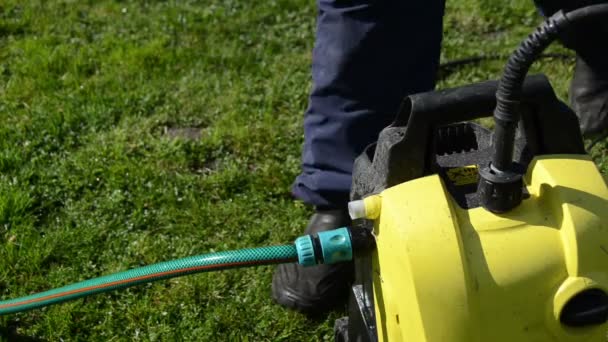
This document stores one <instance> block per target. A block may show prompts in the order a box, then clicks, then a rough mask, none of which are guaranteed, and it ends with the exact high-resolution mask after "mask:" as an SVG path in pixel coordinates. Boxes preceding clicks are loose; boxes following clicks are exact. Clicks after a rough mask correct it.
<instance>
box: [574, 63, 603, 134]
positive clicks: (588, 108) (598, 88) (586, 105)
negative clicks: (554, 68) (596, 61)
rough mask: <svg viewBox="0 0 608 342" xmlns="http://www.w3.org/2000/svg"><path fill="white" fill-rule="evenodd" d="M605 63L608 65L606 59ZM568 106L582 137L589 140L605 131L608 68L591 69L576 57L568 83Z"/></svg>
mask: <svg viewBox="0 0 608 342" xmlns="http://www.w3.org/2000/svg"><path fill="white" fill-rule="evenodd" d="M606 57H607V58H608V56H606ZM606 61H607V62H606V63H608V59H607V60H606ZM570 104H571V105H572V109H573V110H574V112H575V113H576V115H577V116H578V119H579V122H580V127H581V132H582V133H583V135H585V136H586V137H588V138H589V137H591V136H593V135H594V134H597V133H599V132H601V131H603V130H605V129H607V128H608V66H602V67H601V68H592V67H591V66H590V65H589V64H588V63H586V62H585V61H584V60H583V59H582V58H580V57H577V59H576V66H575V68H574V76H573V78H572V83H570Z"/></svg>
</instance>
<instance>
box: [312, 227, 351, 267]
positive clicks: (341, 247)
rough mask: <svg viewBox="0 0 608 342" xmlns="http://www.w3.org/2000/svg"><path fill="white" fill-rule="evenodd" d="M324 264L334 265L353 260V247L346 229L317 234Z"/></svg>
mask: <svg viewBox="0 0 608 342" xmlns="http://www.w3.org/2000/svg"><path fill="white" fill-rule="evenodd" d="M319 242H320V244H321V251H322V253H323V263H324V264H334V263H336V262H341V261H350V260H352V259H353V246H352V243H351V240H350V233H349V231H348V228H346V227H343V228H339V229H334V230H330V231H326V232H321V233H319Z"/></svg>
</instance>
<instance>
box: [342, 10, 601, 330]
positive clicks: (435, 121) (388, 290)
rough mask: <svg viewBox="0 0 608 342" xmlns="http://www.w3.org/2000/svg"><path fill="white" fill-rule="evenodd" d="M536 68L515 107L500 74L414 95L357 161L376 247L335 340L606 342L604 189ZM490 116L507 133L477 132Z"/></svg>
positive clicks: (363, 209) (357, 200)
mask: <svg viewBox="0 0 608 342" xmlns="http://www.w3.org/2000/svg"><path fill="white" fill-rule="evenodd" d="M603 10H606V8H604V9H603ZM536 38H537V37H533V36H532V38H531V39H536ZM529 39H530V38H529ZM549 43H550V40H548V41H545V42H544V43H543V44H544V46H540V45H542V44H530V45H532V49H536V50H535V51H533V53H530V56H531V57H532V58H533V57H534V56H535V54H536V55H537V54H538V53H539V51H542V49H544V47H545V46H546V45H548V44H549ZM522 45H525V44H522ZM539 46H540V47H539ZM524 52H525V51H524ZM522 59H525V58H520V60H518V61H516V62H518V63H519V62H521V60H522ZM510 62H511V61H510ZM525 63H528V61H527V60H526V61H525ZM530 64H531V61H529V63H528V64H527V66H524V67H523V68H522V70H520V71H521V72H523V76H521V75H519V74H518V75H517V76H518V77H519V76H521V77H520V81H517V79H518V78H517V77H512V79H515V80H516V81H517V82H521V83H520V84H519V85H516V86H515V87H514V89H516V90H517V91H516V93H517V94H516V96H515V97H514V98H515V99H514V100H513V99H512V98H510V97H509V96H510V95H512V93H510V92H506V94H507V96H503V95H504V94H505V93H501V91H500V89H501V86H503V88H504V86H505V83H506V82H505V77H503V79H502V80H501V82H500V83H499V82H497V81H488V82H483V83H478V84H473V85H467V86H464V87H460V88H455V89H448V90H442V91H436V92H428V93H423V94H416V95H412V96H409V97H408V98H406V99H405V100H404V102H403V104H402V106H401V109H400V110H399V112H398V114H397V116H396V118H395V120H394V122H393V123H392V124H391V125H390V126H388V127H386V128H385V129H384V130H383V131H382V132H381V133H380V135H379V138H378V141H377V142H376V143H375V144H373V145H371V146H369V147H368V148H367V149H366V150H365V151H364V153H363V154H362V155H361V156H360V157H359V158H358V159H357V160H356V162H355V167H354V173H353V186H352V193H351V199H352V202H351V204H349V207H350V210H351V216H352V217H353V218H355V219H356V220H355V227H354V228H353V230H355V229H362V230H367V231H369V232H371V233H372V235H373V236H374V238H375V243H376V248H375V249H373V250H369V251H355V254H354V263H355V270H356V276H355V281H354V283H353V285H352V288H351V293H350V300H349V309H348V316H347V317H344V318H341V319H339V320H337V321H336V325H335V338H336V341H351V342H352V341H426V342H450V341H470V342H474V341H605V340H606V333H607V330H608V325H607V324H606V320H607V318H608V295H607V292H608V188H607V186H606V181H605V179H604V178H603V177H602V175H601V173H600V172H599V170H598V169H597V167H596V165H595V164H594V162H593V161H592V160H591V158H590V157H589V156H588V155H587V154H586V153H585V148H584V145H583V139H582V137H581V133H580V131H579V125H578V120H577V117H576V115H575V114H574V113H573V112H572V110H571V109H569V108H568V107H567V106H566V105H565V104H564V103H562V102H561V101H559V100H558V99H557V97H556V96H555V93H554V91H553V89H552V87H551V85H550V83H549V81H548V80H547V78H546V77H545V76H544V75H535V76H528V77H525V73H526V72H527V70H528V69H527V68H528V67H529V65H530ZM506 69H508V67H507V68H506ZM507 71H509V70H507ZM507 71H506V72H507ZM521 72H520V73H521ZM510 76H512V75H510ZM507 78H508V77H507ZM507 81H509V80H507ZM518 87H519V88H518ZM497 94H498V95H497ZM506 97H509V98H508V99H507V100H505V98H506ZM501 101H502V102H504V103H502V107H503V109H504V108H507V109H506V112H507V114H506V115H503V114H504V113H503V112H500V110H499V107H501ZM505 103H506V104H507V105H505ZM509 107H512V108H509ZM514 109H515V110H517V113H518V115H517V116H509V115H510V112H511V111H512V110H514ZM493 111H494V112H493ZM497 112H499V113H498V114H497ZM492 114H494V119H495V122H496V125H497V126H496V127H495V128H496V130H497V131H498V130H499V129H500V130H502V131H501V132H492V131H490V130H488V129H486V128H484V127H482V126H480V125H479V124H477V123H475V120H476V119H480V118H483V117H487V116H492ZM498 125H504V127H498ZM509 126H511V127H509ZM505 127H506V128H505ZM509 136H510V137H509ZM505 137H506V138H505ZM497 139H505V140H509V139H512V140H511V142H508V141H507V144H511V146H506V147H505V146H497V145H501V144H500V143H497V141H496V140H497ZM501 141H502V140H501ZM503 142H504V141H503ZM503 145H504V144H503ZM502 148H504V149H505V150H507V151H508V152H505V153H507V154H510V155H507V158H504V156H502V159H501V156H498V157H499V158H497V153H499V152H497V150H498V149H502ZM497 160H502V161H503V162H504V163H503V162H501V163H500V165H497Z"/></svg>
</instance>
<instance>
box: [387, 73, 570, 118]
mask: <svg viewBox="0 0 608 342" xmlns="http://www.w3.org/2000/svg"><path fill="white" fill-rule="evenodd" d="M497 89H498V81H486V82H481V83H475V84H471V85H466V86H462V87H458V88H453V89H446V90H440V91H431V92H426V93H420V94H415V95H411V96H409V97H408V98H406V99H405V101H404V102H403V103H402V106H401V108H400V109H399V112H398V114H397V117H396V119H395V121H394V122H393V124H392V125H391V126H406V125H408V126H414V127H416V126H415V125H419V124H424V125H425V126H428V125H429V124H430V125H431V126H437V125H446V124H450V123H456V122H460V121H470V120H474V119H480V118H484V117H492V115H493V111H494V108H495V107H496V90H497ZM522 98H523V99H524V103H525V104H526V105H531V106H534V107H540V106H543V105H546V104H552V103H555V102H557V101H558V100H557V98H556V96H555V93H554V92H553V90H552V89H551V86H550V85H549V81H548V80H547V77H545V75H542V74H537V75H532V76H528V77H527V78H526V81H525V82H524V86H523V92H522Z"/></svg>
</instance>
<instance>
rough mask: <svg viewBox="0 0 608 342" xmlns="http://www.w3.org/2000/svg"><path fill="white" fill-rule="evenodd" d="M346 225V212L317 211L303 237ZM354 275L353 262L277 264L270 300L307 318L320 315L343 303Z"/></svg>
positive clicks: (347, 223) (348, 221) (347, 220)
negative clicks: (312, 264)
mask: <svg viewBox="0 0 608 342" xmlns="http://www.w3.org/2000/svg"><path fill="white" fill-rule="evenodd" d="M349 224H350V218H349V216H348V212H347V211H346V210H324V211H319V210H318V211H317V212H316V213H315V214H314V215H313V216H312V217H311V219H310V222H309V223H308V227H306V230H305V231H304V234H313V233H317V232H321V231H326V230H331V229H335V228H340V227H344V226H348V225H349ZM353 275H354V268H353V264H352V262H349V263H341V264H335V265H317V266H309V267H303V266H300V265H299V264H297V263H295V264H283V265H279V266H278V267H277V269H276V270H275V272H274V276H273V278H272V297H273V299H274V300H275V301H276V302H277V303H279V304H281V305H282V306H285V307H287V308H290V309H293V310H297V311H300V312H302V313H305V314H308V315H318V314H322V313H325V312H327V311H329V310H332V309H334V308H336V307H338V306H339V305H341V304H344V303H345V302H346V300H347V298H348V290H349V285H350V284H351V283H352V281H353Z"/></svg>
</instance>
